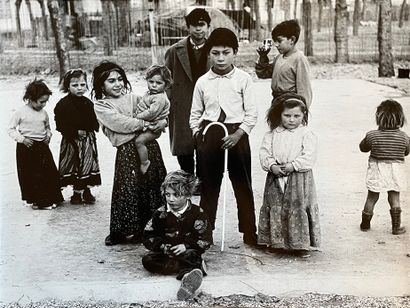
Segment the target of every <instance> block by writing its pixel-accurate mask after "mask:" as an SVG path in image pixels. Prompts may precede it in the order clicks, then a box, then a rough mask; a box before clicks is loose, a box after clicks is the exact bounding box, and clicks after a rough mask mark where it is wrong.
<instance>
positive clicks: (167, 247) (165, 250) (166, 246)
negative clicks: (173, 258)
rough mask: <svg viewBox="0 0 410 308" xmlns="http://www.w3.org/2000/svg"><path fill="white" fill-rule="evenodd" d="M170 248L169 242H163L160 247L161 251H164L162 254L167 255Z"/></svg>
mask: <svg viewBox="0 0 410 308" xmlns="http://www.w3.org/2000/svg"><path fill="white" fill-rule="evenodd" d="M170 248H171V245H170V244H165V245H163V247H162V251H163V252H164V254H166V255H169V254H170V251H169V249H170Z"/></svg>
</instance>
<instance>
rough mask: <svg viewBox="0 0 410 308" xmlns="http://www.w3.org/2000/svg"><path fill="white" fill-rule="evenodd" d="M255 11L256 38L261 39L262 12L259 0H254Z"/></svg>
mask: <svg viewBox="0 0 410 308" xmlns="http://www.w3.org/2000/svg"><path fill="white" fill-rule="evenodd" d="M252 4H253V11H254V12H255V30H256V40H257V41H260V40H261V39H262V33H261V12H260V7H259V0H252Z"/></svg>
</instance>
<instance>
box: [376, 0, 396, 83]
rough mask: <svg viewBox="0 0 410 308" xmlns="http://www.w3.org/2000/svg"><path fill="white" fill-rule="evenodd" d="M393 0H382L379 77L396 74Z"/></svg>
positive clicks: (378, 33) (380, 11) (379, 33)
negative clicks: (393, 47)
mask: <svg viewBox="0 0 410 308" xmlns="http://www.w3.org/2000/svg"><path fill="white" fill-rule="evenodd" d="M391 11H392V3H391V0H380V2H379V23H378V27H377V40H378V43H379V77H392V76H394V64H393V53H392V28H391V19H392V17H391V13H392V12H391Z"/></svg>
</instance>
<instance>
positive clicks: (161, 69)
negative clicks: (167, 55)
mask: <svg viewBox="0 0 410 308" xmlns="http://www.w3.org/2000/svg"><path fill="white" fill-rule="evenodd" d="M155 75H160V76H161V77H162V79H163V80H164V81H165V87H166V88H169V87H170V86H171V85H172V76H171V71H170V70H169V69H168V67H166V66H165V65H157V64H154V65H151V66H150V67H149V68H148V69H147V71H146V72H145V79H146V80H147V79H149V78H152V77H154V76H155Z"/></svg>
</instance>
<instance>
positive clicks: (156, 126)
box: [148, 119, 167, 133]
mask: <svg viewBox="0 0 410 308" xmlns="http://www.w3.org/2000/svg"><path fill="white" fill-rule="evenodd" d="M165 127H167V120H166V119H163V120H159V121H157V122H152V123H149V125H148V129H149V130H152V131H153V132H154V133H158V132H161V131H163V130H164V129H165Z"/></svg>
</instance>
